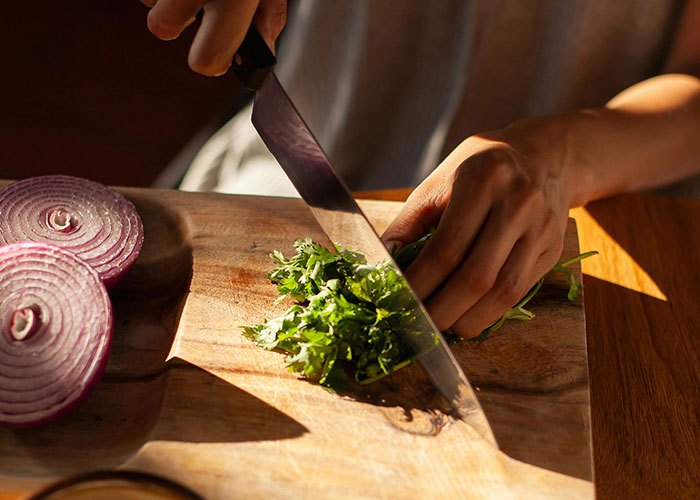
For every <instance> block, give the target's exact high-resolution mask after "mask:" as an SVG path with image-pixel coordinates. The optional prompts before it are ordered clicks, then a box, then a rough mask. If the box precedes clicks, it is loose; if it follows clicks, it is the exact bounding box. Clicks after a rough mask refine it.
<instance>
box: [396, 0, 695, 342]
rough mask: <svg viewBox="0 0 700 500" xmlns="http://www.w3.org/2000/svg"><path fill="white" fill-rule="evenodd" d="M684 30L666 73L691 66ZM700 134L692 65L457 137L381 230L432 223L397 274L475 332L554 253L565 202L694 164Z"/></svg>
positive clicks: (446, 317) (418, 231)
mask: <svg viewBox="0 0 700 500" xmlns="http://www.w3.org/2000/svg"><path fill="white" fill-rule="evenodd" d="M692 4H694V5H695V9H696V11H697V4H698V2H697V1H696V2H690V3H689V7H690V6H691V5H692ZM686 19H688V17H687V16H686ZM695 19H696V20H697V19H698V17H695ZM693 31H697V30H686V32H687V33H686V38H685V41H683V36H682V35H683V29H682V28H681V30H680V33H681V37H680V38H679V40H680V42H679V41H678V40H677V42H676V48H675V49H674V53H673V54H672V56H671V57H670V58H669V61H671V62H674V61H675V62H674V64H671V65H670V66H669V67H667V68H666V69H667V71H678V70H682V71H686V72H688V73H692V72H694V71H695V70H694V68H700V64H698V63H699V62H700V58H698V55H700V54H697V52H698V51H697V50H695V49H694V47H697V46H698V44H697V43H690V41H692V40H691V39H692V37H693V36H695V35H693V34H692V33H693ZM688 33H690V34H688ZM696 38H697V37H696ZM696 41H697V40H696ZM679 47H680V48H679ZM674 65H675V66H674ZM699 136H700V81H699V80H698V79H697V78H696V77H694V76H692V75H678V74H665V75H662V76H658V77H655V78H652V79H650V80H647V81H645V82H642V83H640V84H638V85H635V86H633V87H631V88H630V89H627V90H626V91H624V92H622V93H621V94H619V95H618V96H616V97H615V98H614V99H612V100H611V101H610V102H609V103H608V104H607V105H606V106H604V107H601V108H598V109H590V110H579V111H573V112H571V113H566V114H562V115H558V116H550V117H544V118H534V119H525V120H521V121H518V122H516V123H514V124H513V125H511V126H509V127H507V128H505V129H502V130H498V131H492V132H489V133H485V134H480V135H478V136H474V137H470V138H468V139H467V140H465V141H464V142H463V143H462V144H461V145H460V146H459V147H458V148H456V149H455V151H454V152H452V153H451V154H450V155H449V156H448V158H446V159H445V161H444V162H443V163H442V164H441V165H440V166H438V168H437V169H436V170H435V171H434V172H433V174H431V176H430V177H429V178H428V179H426V181H424V182H423V183H422V184H421V185H420V186H419V187H418V188H417V189H416V190H415V191H414V193H413V194H412V195H411V197H410V198H409V200H408V201H407V203H406V205H405V207H404V208H403V210H402V212H401V213H400V214H399V216H398V217H397V218H396V220H395V221H394V222H393V223H392V224H391V225H390V227H389V228H388V229H387V231H386V232H385V234H384V239H385V240H387V241H400V242H408V241H411V240H414V239H416V238H417V237H419V236H420V235H422V234H424V233H425V232H427V230H428V229H429V228H430V227H437V231H436V233H435V235H434V236H433V238H432V240H431V241H430V242H429V244H428V245H426V247H425V249H424V251H423V252H422V254H421V256H420V257H419V258H418V259H417V260H416V261H415V263H414V264H413V265H412V266H411V268H409V270H408V271H407V273H406V274H407V277H408V279H409V280H410V281H411V283H412V285H413V287H414V288H415V289H416V291H417V292H418V294H419V296H421V298H423V299H424V300H425V301H426V305H427V307H428V310H429V311H430V313H431V315H432V316H433V318H434V319H435V321H436V323H437V325H438V326H439V327H440V328H442V329H447V328H451V329H452V330H453V331H454V332H455V333H458V334H460V335H462V336H465V337H473V336H475V335H478V334H479V333H480V332H481V331H482V330H483V328H485V327H487V326H488V325H489V324H491V323H492V322H494V321H496V320H497V319H498V318H499V317H500V316H501V315H502V314H503V312H504V311H505V310H506V309H508V308H509V307H511V306H512V305H513V304H514V303H516V302H517V301H518V300H519V298H520V297H522V296H523V295H524V294H525V293H526V292H527V290H528V289H529V288H530V287H531V286H532V285H533V284H534V283H535V282H536V281H537V279H538V278H539V277H541V276H542V275H543V274H544V273H545V272H546V271H547V270H549V269H550V268H551V267H552V265H553V264H554V263H555V262H556V261H557V260H558V258H559V257H560V252H561V247H562V242H563V235H564V229H565V224H566V220H567V215H568V209H569V208H570V207H573V206H578V205H582V204H585V203H586V202H588V201H590V200H593V199H596V198H601V197H604V196H609V195H613V194H616V193H620V192H625V191H631V190H638V189H645V188H649V187H653V186H657V185H661V184H665V183H668V182H671V181H673V180H676V179H680V178H682V177H684V176H687V175H690V174H692V173H694V172H695V171H696V170H697V169H698V168H699V167H700V161H698V158H700V144H698V141H697V137H699Z"/></svg>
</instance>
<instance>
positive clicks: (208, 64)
mask: <svg viewBox="0 0 700 500" xmlns="http://www.w3.org/2000/svg"><path fill="white" fill-rule="evenodd" d="M187 62H188V64H189V66H190V69H191V70H192V71H194V72H195V73H199V74H201V75H206V76H218V75H221V74H223V73H226V70H228V68H229V67H230V66H231V63H230V62H229V63H228V64H225V63H222V62H221V61H220V60H219V59H218V58H217V57H216V56H215V55H214V54H212V53H209V52H203V53H200V54H197V55H191V56H190V57H189V58H188V61H187Z"/></svg>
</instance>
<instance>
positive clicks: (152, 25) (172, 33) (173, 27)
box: [146, 10, 182, 40]
mask: <svg viewBox="0 0 700 500" xmlns="http://www.w3.org/2000/svg"><path fill="white" fill-rule="evenodd" d="M146 25H147V26H148V31H150V32H151V33H152V34H153V35H154V36H155V37H156V38H159V39H160V40H172V39H174V38H177V37H178V36H179V35H180V31H181V30H182V26H179V25H177V24H175V23H171V22H168V21H167V20H166V19H164V18H163V16H161V15H159V14H158V13H157V12H155V11H153V10H151V11H150V12H149V13H148V16H147V17H146Z"/></svg>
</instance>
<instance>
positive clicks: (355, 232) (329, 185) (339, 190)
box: [233, 27, 496, 446]
mask: <svg viewBox="0 0 700 500" xmlns="http://www.w3.org/2000/svg"><path fill="white" fill-rule="evenodd" d="M274 64H275V58H274V56H273V55H272V53H271V52H270V50H269V49H268V48H267V45H266V44H265V42H264V41H263V39H262V37H261V36H260V35H259V33H258V32H257V30H256V29H255V28H254V27H251V29H250V30H249V31H248V34H247V36H246V38H245V40H244V41H243V44H242V45H241V48H240V49H239V51H238V53H237V55H236V57H235V58H234V65H233V67H234V73H236V75H237V76H238V77H239V78H240V79H241V81H243V83H244V84H245V85H246V86H247V87H248V88H250V89H251V90H254V91H255V97H254V102H253V115H252V121H253V125H254V127H255V128H256V130H257V132H258V134H259V135H260V137H261V138H262V140H263V142H264V143H265V145H266V146H267V148H268V149H269V150H270V152H271V153H272V154H273V156H274V157H275V158H276V159H277V161H278V162H279V164H280V165H281V166H282V168H283V170H284V172H285V173H286V174H287V176H288V177H289V179H290V180H291V182H292V184H293V185H294V187H295V188H296V189H297V191H298V192H299V194H300V196H301V198H302V199H303V200H304V201H305V202H306V204H307V205H308V206H309V208H310V209H311V212H312V213H313V215H314V217H315V219H316V221H317V222H318V224H319V225H320V226H321V229H323V231H324V232H325V233H326V235H327V236H328V238H329V239H330V241H331V242H332V243H334V244H337V245H339V246H342V247H345V248H350V249H352V250H355V251H359V252H360V253H362V254H364V255H365V257H366V259H367V262H368V263H369V264H372V265H378V264H381V265H382V266H384V267H385V269H390V270H391V272H394V273H396V274H397V275H398V276H400V278H401V279H403V280H404V284H405V286H406V288H407V290H408V291H409V293H410V296H411V304H412V307H413V308H414V311H413V315H412V321H411V331H410V332H400V334H401V335H402V338H403V339H404V341H406V342H407V344H408V345H410V346H411V347H412V350H413V354H414V358H415V359H416V360H417V361H418V363H419V364H420V366H421V367H422V368H423V370H424V371H425V372H426V374H427V376H428V377H429V379H430V380H431V381H432V382H433V384H435V386H436V387H437V389H438V390H439V391H440V392H441V393H442V395H443V396H444V397H445V398H446V399H447V400H448V401H449V402H450V404H451V405H452V407H453V408H454V409H455V410H456V413H457V415H458V416H459V417H460V418H461V419H462V420H463V421H465V422H466V423H467V424H468V425H470V426H471V427H472V429H474V430H475V431H476V432H477V433H478V435H479V436H481V437H482V438H483V439H485V440H486V441H487V442H489V443H491V444H492V445H494V446H496V441H495V438H494V436H493V433H492V431H491V428H490V426H489V423H488V420H487V419H486V416H485V414H484V412H483V410H482V408H481V405H480V404H479V401H478V399H477V397H476V394H475V392H474V390H473V389H472V387H471V385H470V384H469V381H468V380H467V377H466V376H465V375H464V372H463V371H462V369H461V367H460V366H459V364H458V363H457V361H456V359H455V358H454V355H453V354H452V351H451V350H450V348H449V347H448V345H447V343H446V342H445V340H444V339H443V337H442V335H441V334H440V331H439V330H438V329H437V328H436V327H435V324H434V323H433V321H432V320H431V319H430V316H429V315H428V314H427V312H426V310H425V308H424V306H423V305H422V304H421V302H420V300H419V299H418V297H417V296H416V295H415V293H414V292H413V291H412V289H411V288H410V285H409V284H408V283H407V282H406V280H405V278H404V277H403V274H402V273H401V271H400V270H399V268H398V266H397V265H396V263H395V262H394V261H393V259H392V257H391V254H390V253H389V251H388V250H387V249H386V247H385V246H384V243H383V242H382V241H381V239H380V238H379V236H378V235H377V233H376V231H375V230H374V228H373V226H372V225H371V224H370V222H369V220H368V219H367V218H366V216H365V215H364V213H363V212H362V210H361V209H360V207H359V205H358V204H357V202H356V201H355V199H354V198H353V196H352V194H351V193H350V191H349V190H348V188H347V187H346V185H345V184H344V183H343V181H342V180H341V179H340V178H339V177H338V175H337V174H336V171H335V169H334V168H333V166H332V165H331V163H330V161H329V159H328V157H327V156H326V154H325V153H324V151H323V149H322V148H321V146H320V145H319V144H318V142H317V141H316V139H315V138H314V136H313V134H312V133H311V131H310V130H309V128H308V127H307V125H306V123H305V122H304V120H303V119H302V117H301V115H300V114H299V112H298V111H297V110H296V108H295V107H294V105H293V103H292V101H291V100H290V98H289V96H288V95H287V93H286V92H285V90H284V89H283V88H282V85H281V84H280V82H279V81H278V80H277V77H276V75H275V74H274V72H273V71H272V69H273V67H274Z"/></svg>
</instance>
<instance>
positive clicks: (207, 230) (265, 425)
mask: <svg viewBox="0 0 700 500" xmlns="http://www.w3.org/2000/svg"><path fill="white" fill-rule="evenodd" d="M123 192H124V193H125V194H126V195H127V196H128V197H129V198H131V199H132V200H133V201H134V202H135V204H136V205H137V208H138V210H139V213H140V214H141V215H142V217H143V219H144V225H145V229H146V242H145V245H144V249H143V252H142V254H141V256H140V257H139V260H138V262H137V264H136V265H135V267H134V268H133V270H132V271H131V273H130V274H129V276H128V277H127V279H126V280H125V281H124V282H123V283H122V284H120V285H119V286H118V287H117V288H116V289H115V290H114V292H113V294H112V297H113V301H114V305H115V307H114V309H115V334H114V335H115V337H114V348H113V351H112V353H111V355H110V360H109V365H108V368H107V372H106V374H105V376H104V377H103V380H102V381H101V383H100V384H99V385H98V387H97V389H96V390H95V392H94V393H93V394H92V395H91V396H90V398H89V399H88V400H87V401H86V403H85V404H84V405H83V406H82V407H81V408H80V409H78V410H77V411H76V412H75V413H74V414H72V415H70V416H69V417H68V418H67V419H65V420H63V421H60V422H57V423H54V424H50V425H48V426H46V427H43V428H38V429H31V430H22V431H12V430H8V429H1V430H0V449H2V450H3V453H2V454H0V484H2V485H3V486H4V489H6V490H7V491H8V492H9V491H12V490H15V491H17V490H21V491H25V490H26V491H30V490H31V489H32V488H37V487H39V486H40V485H42V484H45V483H47V482H50V481H53V480H55V479H56V478H59V477H64V476H69V475H73V474H77V473H81V472H85V471H87V470H94V469H113V468H126V469H136V470H140V471H145V472H150V473H154V474H157V475H160V476H164V477H167V478H169V479H173V480H175V481H177V482H180V483H183V484H185V485H187V486H189V487H190V488H192V489H194V490H195V491H197V492H198V493H200V494H202V495H203V496H204V497H205V498H207V499H212V500H213V499H219V498H220V499H230V498H290V497H298V498H348V499H350V498H522V497H537V498H567V499H569V498H593V483H592V482H591V478H592V468H591V443H590V419H589V408H590V406H589V399H588V374H587V362H586V339H585V326H584V314H583V302H582V299H579V301H578V302H576V303H571V302H569V301H568V300H567V298H566V292H567V289H568V287H567V285H566V282H565V281H564V280H563V279H559V278H552V279H548V281H547V282H546V284H545V286H544V287H543V289H542V292H541V296H539V297H538V298H537V299H536V300H534V301H533V302H532V308H531V309H532V310H533V312H534V313H535V314H536V318H535V320H533V321H531V322H513V323H509V324H506V325H505V326H504V327H503V328H502V329H500V330H498V331H497V332H495V333H493V334H492V335H491V337H490V338H489V339H488V340H487V341H486V342H483V343H475V342H462V343H460V344H457V345H456V346H454V352H455V355H456V357H457V359H458V361H459V362H460V364H461V365H462V366H463V368H464V369H465V371H466V372H467V375H468V376H469V378H470V380H471V381H472V382H473V384H474V385H475V386H476V388H477V391H478V395H479V398H480V401H481V402H482V405H483V407H484V410H485V412H486V414H487V417H488V419H489V421H490V423H491V425H492V427H493V430H494V434H495V436H496V439H497V440H498V442H499V445H500V448H501V450H502V451H498V450H496V449H495V448H492V447H490V446H489V445H488V444H486V443H485V442H483V441H481V439H480V438H479V437H478V436H476V435H475V434H474V432H473V431H472V430H471V429H470V428H469V427H467V426H466V425H465V424H464V423H463V422H461V421H459V420H455V419H454V418H453V417H452V416H451V415H450V412H449V409H448V408H446V405H445V403H444V401H443V400H442V399H441V397H440V396H439V395H438V394H437V393H436V391H435V389H434V388H433V386H432V385H431V384H430V383H429V382H428V381H427V379H426V378H425V377H424V375H423V374H422V372H421V370H420V369H419V368H418V367H409V368H406V369H403V370H400V371H399V372H397V373H395V374H394V375H392V376H390V377H387V378H386V379H384V380H382V381H380V382H378V383H376V384H373V385H370V386H365V387H363V388H361V389H360V388H353V389H351V390H349V391H347V392H346V393H344V394H341V395H338V394H333V393H330V392H328V391H326V390H325V389H322V388H320V387H319V386H316V385H314V384H311V383H308V382H306V381H304V380H302V379H300V378H299V377H298V376H297V375H294V374H291V373H289V372H287V371H286V369H285V367H284V359H283V358H284V356H283V355H281V354H278V353H275V352H268V351H265V350H263V349H261V348H258V347H256V346H254V345H253V344H252V343H251V342H250V341H248V340H246V339H245V338H243V337H242V336H241V335H240V329H239V327H240V325H244V324H254V323H258V322H261V321H262V320H264V319H266V318H270V317H273V316H275V315H278V314H280V313H281V312H283V310H284V308H285V307H286V305H285V304H278V305H275V304H274V301H275V298H276V296H277V292H276V290H275V287H274V286H273V285H271V284H270V283H269V282H268V281H267V280H266V278H265V275H266V274H267V272H268V271H269V270H270V269H271V267H272V262H271V260H270V259H269V257H268V254H269V253H270V252H271V251H272V250H273V249H280V250H282V251H283V252H285V253H289V252H291V251H292V244H293V241H294V240H295V239H296V238H299V237H305V236H311V237H313V238H314V239H316V240H318V241H320V242H324V243H328V242H327V241H326V240H325V237H324V236H323V233H322V232H321V230H320V228H318V226H317V225H316V224H315V222H314V221H313V218H312V216H311V214H310V212H309V211H308V209H307V208H306V207H305V206H304V204H303V203H302V202H301V201H300V200H297V199H285V198H263V197H242V196H227V195H217V194H201V193H198V194H195V193H182V192H176V191H155V190H145V189H125V190H123ZM363 208H364V209H365V210H366V212H367V214H368V215H369V217H370V219H371V220H372V221H373V223H374V224H375V225H376V227H377V228H378V229H379V230H380V231H381V228H382V227H384V226H385V225H386V224H387V223H388V222H389V221H390V220H391V219H392V218H393V216H394V215H395V214H396V213H397V211H398V209H399V208H400V203H391V202H377V201H375V202H369V201H368V202H364V203H363ZM577 252H578V243H577V237H576V231H575V225H574V224H573V223H570V225H569V230H568V232H567V236H566V248H565V251H564V254H565V255H564V256H565V257H568V256H572V255H575V254H576V253H577ZM578 276H579V279H580V273H578ZM5 485H6V486H5ZM533 495H534V496H533Z"/></svg>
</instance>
